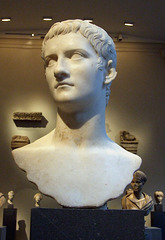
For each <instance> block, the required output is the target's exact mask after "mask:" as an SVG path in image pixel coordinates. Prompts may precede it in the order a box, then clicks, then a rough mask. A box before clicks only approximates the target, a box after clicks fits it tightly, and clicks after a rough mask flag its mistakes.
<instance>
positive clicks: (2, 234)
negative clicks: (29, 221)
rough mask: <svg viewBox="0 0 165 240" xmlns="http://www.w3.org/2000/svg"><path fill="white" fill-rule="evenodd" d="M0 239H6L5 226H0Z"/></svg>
mask: <svg viewBox="0 0 165 240" xmlns="http://www.w3.org/2000/svg"><path fill="white" fill-rule="evenodd" d="M0 240H6V227H0Z"/></svg>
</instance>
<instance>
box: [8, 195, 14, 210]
mask: <svg viewBox="0 0 165 240" xmlns="http://www.w3.org/2000/svg"><path fill="white" fill-rule="evenodd" d="M13 199H14V191H9V192H8V200H7V203H8V208H14V204H13Z"/></svg>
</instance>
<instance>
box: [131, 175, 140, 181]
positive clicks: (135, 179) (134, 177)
mask: <svg viewBox="0 0 165 240" xmlns="http://www.w3.org/2000/svg"><path fill="white" fill-rule="evenodd" d="M133 181H139V182H141V181H142V179H141V177H140V176H137V175H136V174H135V175H134V176H133Z"/></svg>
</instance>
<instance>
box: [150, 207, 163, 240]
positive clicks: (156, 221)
mask: <svg viewBox="0 0 165 240" xmlns="http://www.w3.org/2000/svg"><path fill="white" fill-rule="evenodd" d="M151 226H152V227H158V228H161V230H162V240H165V212H151Z"/></svg>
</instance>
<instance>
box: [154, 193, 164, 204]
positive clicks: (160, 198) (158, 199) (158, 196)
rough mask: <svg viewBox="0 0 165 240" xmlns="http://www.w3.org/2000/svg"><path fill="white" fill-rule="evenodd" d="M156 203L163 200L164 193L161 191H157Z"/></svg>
mask: <svg viewBox="0 0 165 240" xmlns="http://www.w3.org/2000/svg"><path fill="white" fill-rule="evenodd" d="M155 200H156V203H158V204H161V203H162V200H163V195H162V194H161V193H157V194H156V196H155Z"/></svg>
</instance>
